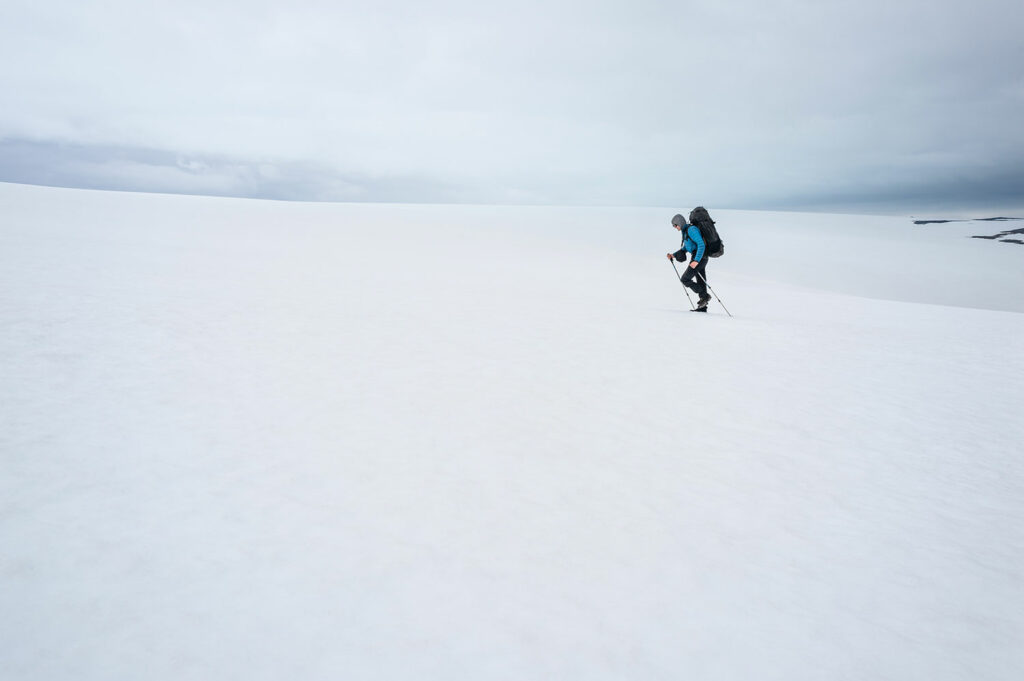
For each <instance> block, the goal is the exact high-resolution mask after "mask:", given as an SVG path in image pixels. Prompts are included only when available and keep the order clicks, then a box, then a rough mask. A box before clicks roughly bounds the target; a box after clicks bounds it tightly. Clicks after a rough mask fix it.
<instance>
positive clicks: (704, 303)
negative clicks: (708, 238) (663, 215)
mask: <svg viewBox="0 0 1024 681" xmlns="http://www.w3.org/2000/svg"><path fill="white" fill-rule="evenodd" d="M672 226H673V227H675V229H676V231H677V232H682V235H683V245H682V248H680V249H679V250H678V251H676V252H675V253H666V254H665V257H667V258H668V259H669V260H672V259H673V258H675V259H676V260H678V261H679V262H686V254H687V252H689V253H690V254H691V257H690V264H689V266H688V267H687V268H686V272H684V273H683V276H681V277H680V278H679V280H680V281H682V282H683V286H685V287H686V288H688V289H690V290H691V291H693V292H694V293H696V294H697V296H698V298H697V309H698V310H706V309H707V307H708V303H709V302H710V301H711V296H709V295H708V285H707V275H706V274H705V273H704V272H705V270H706V269H707V266H708V254H707V249H706V247H705V244H704V237H702V236H701V235H700V230H699V229H697V227H696V226H695V225H688V224H686V218H684V217H683V216H682V215H676V216H675V217H673V218H672ZM698 275H699V276H698Z"/></svg>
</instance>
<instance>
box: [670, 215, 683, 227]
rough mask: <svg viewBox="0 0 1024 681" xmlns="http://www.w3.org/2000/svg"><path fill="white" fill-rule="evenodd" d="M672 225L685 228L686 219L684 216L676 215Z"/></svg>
mask: <svg viewBox="0 0 1024 681" xmlns="http://www.w3.org/2000/svg"><path fill="white" fill-rule="evenodd" d="M672 224H673V225H675V226H677V227H685V226H686V218H684V217H683V216H682V215H676V216H675V217H674V218H672Z"/></svg>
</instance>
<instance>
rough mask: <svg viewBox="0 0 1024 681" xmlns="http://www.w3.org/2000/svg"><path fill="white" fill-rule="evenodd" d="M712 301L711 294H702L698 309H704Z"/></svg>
mask: <svg viewBox="0 0 1024 681" xmlns="http://www.w3.org/2000/svg"><path fill="white" fill-rule="evenodd" d="M710 302H711V296H709V295H708V294H706V293H702V294H700V298H698V299H697V309H698V310H702V309H704V308H706V307H707V306H708V303H710Z"/></svg>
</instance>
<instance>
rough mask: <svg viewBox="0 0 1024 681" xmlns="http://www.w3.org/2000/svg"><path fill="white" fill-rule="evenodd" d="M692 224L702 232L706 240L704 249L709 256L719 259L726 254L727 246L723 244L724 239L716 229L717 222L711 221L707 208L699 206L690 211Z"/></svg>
mask: <svg viewBox="0 0 1024 681" xmlns="http://www.w3.org/2000/svg"><path fill="white" fill-rule="evenodd" d="M690 224H691V225H693V226H695V227H696V228H697V229H699V230H700V236H701V238H702V239H704V248H705V250H706V251H707V252H708V255H709V256H711V257H712V258H718V257H721V255H722V254H723V253H725V244H724V243H722V238H721V237H720V236H718V230H717V229H715V221H714V220H712V219H711V216H710V215H709V214H708V209H707V208H705V207H704V206H697V207H696V208H694V209H693V210H692V211H690Z"/></svg>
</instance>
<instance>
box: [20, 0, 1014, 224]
mask: <svg viewBox="0 0 1024 681" xmlns="http://www.w3.org/2000/svg"><path fill="white" fill-rule="evenodd" d="M237 7H238V5H237V3H234V2H227V1H226V0H205V1H204V2H197V1H195V0H182V1H181V2H177V3H173V4H172V3H166V4H162V3H156V4H155V5H154V4H150V3H137V2H130V1H128V0H112V1H111V2H108V3H104V4H103V5H102V6H101V5H98V4H95V3H81V2H70V1H68V0H52V1H51V2H48V3H30V2H27V1H24V0H13V1H12V2H11V3H8V4H7V5H6V6H5V9H6V10H7V12H6V14H7V16H6V17H5V18H6V19H7V20H6V21H3V22H0V92H4V93H5V95H4V97H5V102H4V103H5V106H3V107H0V138H7V139H8V140H9V141H10V140H21V141H25V140H34V141H35V142H34V143H37V144H38V146H37V147H36V149H35V152H33V153H38V154H39V158H37V159H36V160H35V161H31V160H29V159H27V158H26V157H25V155H24V154H22V156H21V157H20V158H21V160H20V161H18V162H17V163H15V162H14V161H10V160H9V161H3V162H2V163H3V165H4V167H5V168H6V169H7V170H5V176H6V177H9V178H12V179H19V178H20V180H21V181H38V180H29V179H27V178H29V177H38V176H40V175H45V174H47V173H49V174H51V175H52V174H59V175H61V176H62V180H61V181H62V182H69V183H70V182H76V183H83V182H90V181H91V182H100V181H101V180H102V182H103V183H105V184H106V185H111V186H113V185H116V184H120V185H121V186H125V187H127V186H129V185H131V184H132V183H133V182H134V183H135V184H137V185H144V186H146V187H155V186H163V187H164V188H165V189H166V190H168V191H190V192H191V191H204V192H235V193H237V194H241V195H263V194H273V195H274V196H285V197H295V198H298V197H325V198H333V199H338V200H407V201H423V200H426V201H475V202H530V203H539V202H550V203H584V204H586V203H591V204H653V205H674V204H675V203H677V202H678V201H682V202H683V203H691V202H693V203H698V202H699V203H708V204H712V205H720V206H726V205H729V206H736V207H741V206H743V207H758V206H759V205H772V206H777V205H809V204H821V203H823V202H826V201H830V200H833V199H836V198H837V197H839V198H843V200H847V199H849V200H854V201H855V200H858V198H860V199H863V200H865V201H875V200H878V198H879V197H880V196H882V195H887V194H889V193H893V192H895V193H896V194H897V196H898V195H899V193H900V192H906V196H907V198H908V199H912V200H914V201H916V200H919V199H921V200H923V199H925V198H927V197H928V196H939V195H942V196H946V195H949V194H948V191H947V190H948V189H949V187H950V178H951V177H958V176H963V177H965V178H967V180H968V181H965V182H964V183H963V184H961V185H958V186H959V187H960V189H959V190H958V191H957V192H954V193H955V195H957V196H959V197H961V198H962V199H963V200H984V199H985V198H986V197H987V196H990V195H994V194H999V195H1005V194H1007V193H1009V194H1011V195H1013V194H1014V193H1015V192H1013V191H1011V190H1008V189H1007V188H1006V187H1004V186H1003V185H1002V184H1001V183H1002V182H1003V180H1002V179H1000V178H1004V177H1008V178H1012V177H1014V176H1015V172H1016V171H1015V169H1018V168H1020V167H1024V135H1022V134H1021V133H1020V132H1019V129H1020V125H1019V121H1020V120H1024V71H1022V68H1021V66H1020V65H1021V64H1024V48H1022V45H1024V43H1022V42H1021V41H1020V39H1019V36H1018V35H1017V34H1018V32H1019V31H1018V26H1019V25H1020V23H1021V21H1022V20H1024V6H1021V5H1020V3H1019V2H1016V1H1014V2H1010V1H1009V0H978V2H975V3H971V4H970V5H968V4H966V3H952V2H947V3H944V4H943V3H938V4H937V3H935V2H934V1H932V2H925V1H924V0H865V1H864V2H861V3H806V2H801V1H797V0H772V1H769V2H754V1H753V0H749V1H746V0H737V2H730V3H720V2H712V1H711V0H696V1H692V0H691V1H689V2H680V3H666V2H653V1H648V0H638V1H637V2H631V3H622V2H618V1H616V2H611V1H610V0H597V1H595V2H588V3H584V2H565V1H559V0H555V1H553V2H551V1H549V2H534V1H532V0H527V1H525V2H523V3H513V4H504V5H496V6H490V5H487V4H481V3H473V2H451V1H444V0H442V1H441V2H439V3H429V4H427V3H413V2H411V0H408V1H407V0H387V1H385V2H380V3H372V4H370V3H368V4H366V5H365V6H364V5H362V4H358V3H357V4H351V3H341V4H339V3H331V2H314V1H311V0H297V1H296V2H294V3H288V4H287V6H285V5H283V4H281V3H271V2H265V1H263V0H256V1H254V2H252V3H248V4H247V5H246V10H245V11H244V12H242V11H239V10H238V9H237ZM155 8H156V9H155ZM159 8H162V9H159ZM158 9H159V11H157V10H158ZM157 19H158V20H157ZM61 144H63V145H64V146H63V149H64V151H63V156H62V157H61V158H62V159H63V160H60V161H59V163H58V160H57V159H56V158H55V157H53V156H48V155H47V154H49V153H50V152H53V150H54V149H58V148H60V147H61ZM47 145H49V147H48V148H49V149H50V151H49V152H48V151H46V150H45V149H44V147H47ZM131 150H134V151H131ZM4 152H5V153H12V152H11V150H10V149H7V148H5V149H4ZM54 153H55V152H54ZM103 153H106V154H108V155H107V156H103V155H102V154H103ZM72 157H74V158H78V159H79V160H78V162H72V160H71V159H72ZM86 157H87V158H86ZM179 157H182V158H184V159H186V164H185V165H184V166H179V165H178V158H179ZM46 158H50V159H51V160H53V162H54V163H58V167H57V168H50V169H49V170H47V169H46V168H43V166H42V161H43V160H44V159H46ZM195 159H200V160H202V161H203V162H204V163H206V164H207V165H206V167H199V166H195V165H189V163H190V162H191V161H193V160H195ZM265 159H271V162H270V163H267V162H265V161H264V160H265ZM86 160H87V161H88V162H86ZM19 168H20V169H21V170H18V169H19ZM19 173H20V174H19ZM275 173H276V174H275ZM76 178H77V179H76ZM972 178H973V179H972ZM978 178H987V179H989V180H991V182H992V184H986V183H985V182H983V181H981V182H979V181H974V180H976V179H978ZM968 190H969V191H968ZM1022 194H1024V190H1019V191H1018V192H1016V198H1017V199H1020V201H1021V202H1022V203H1024V196H1022ZM915 197H916V198H915ZM1010 198H1011V199H1012V198H1014V197H1013V196H1010Z"/></svg>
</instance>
